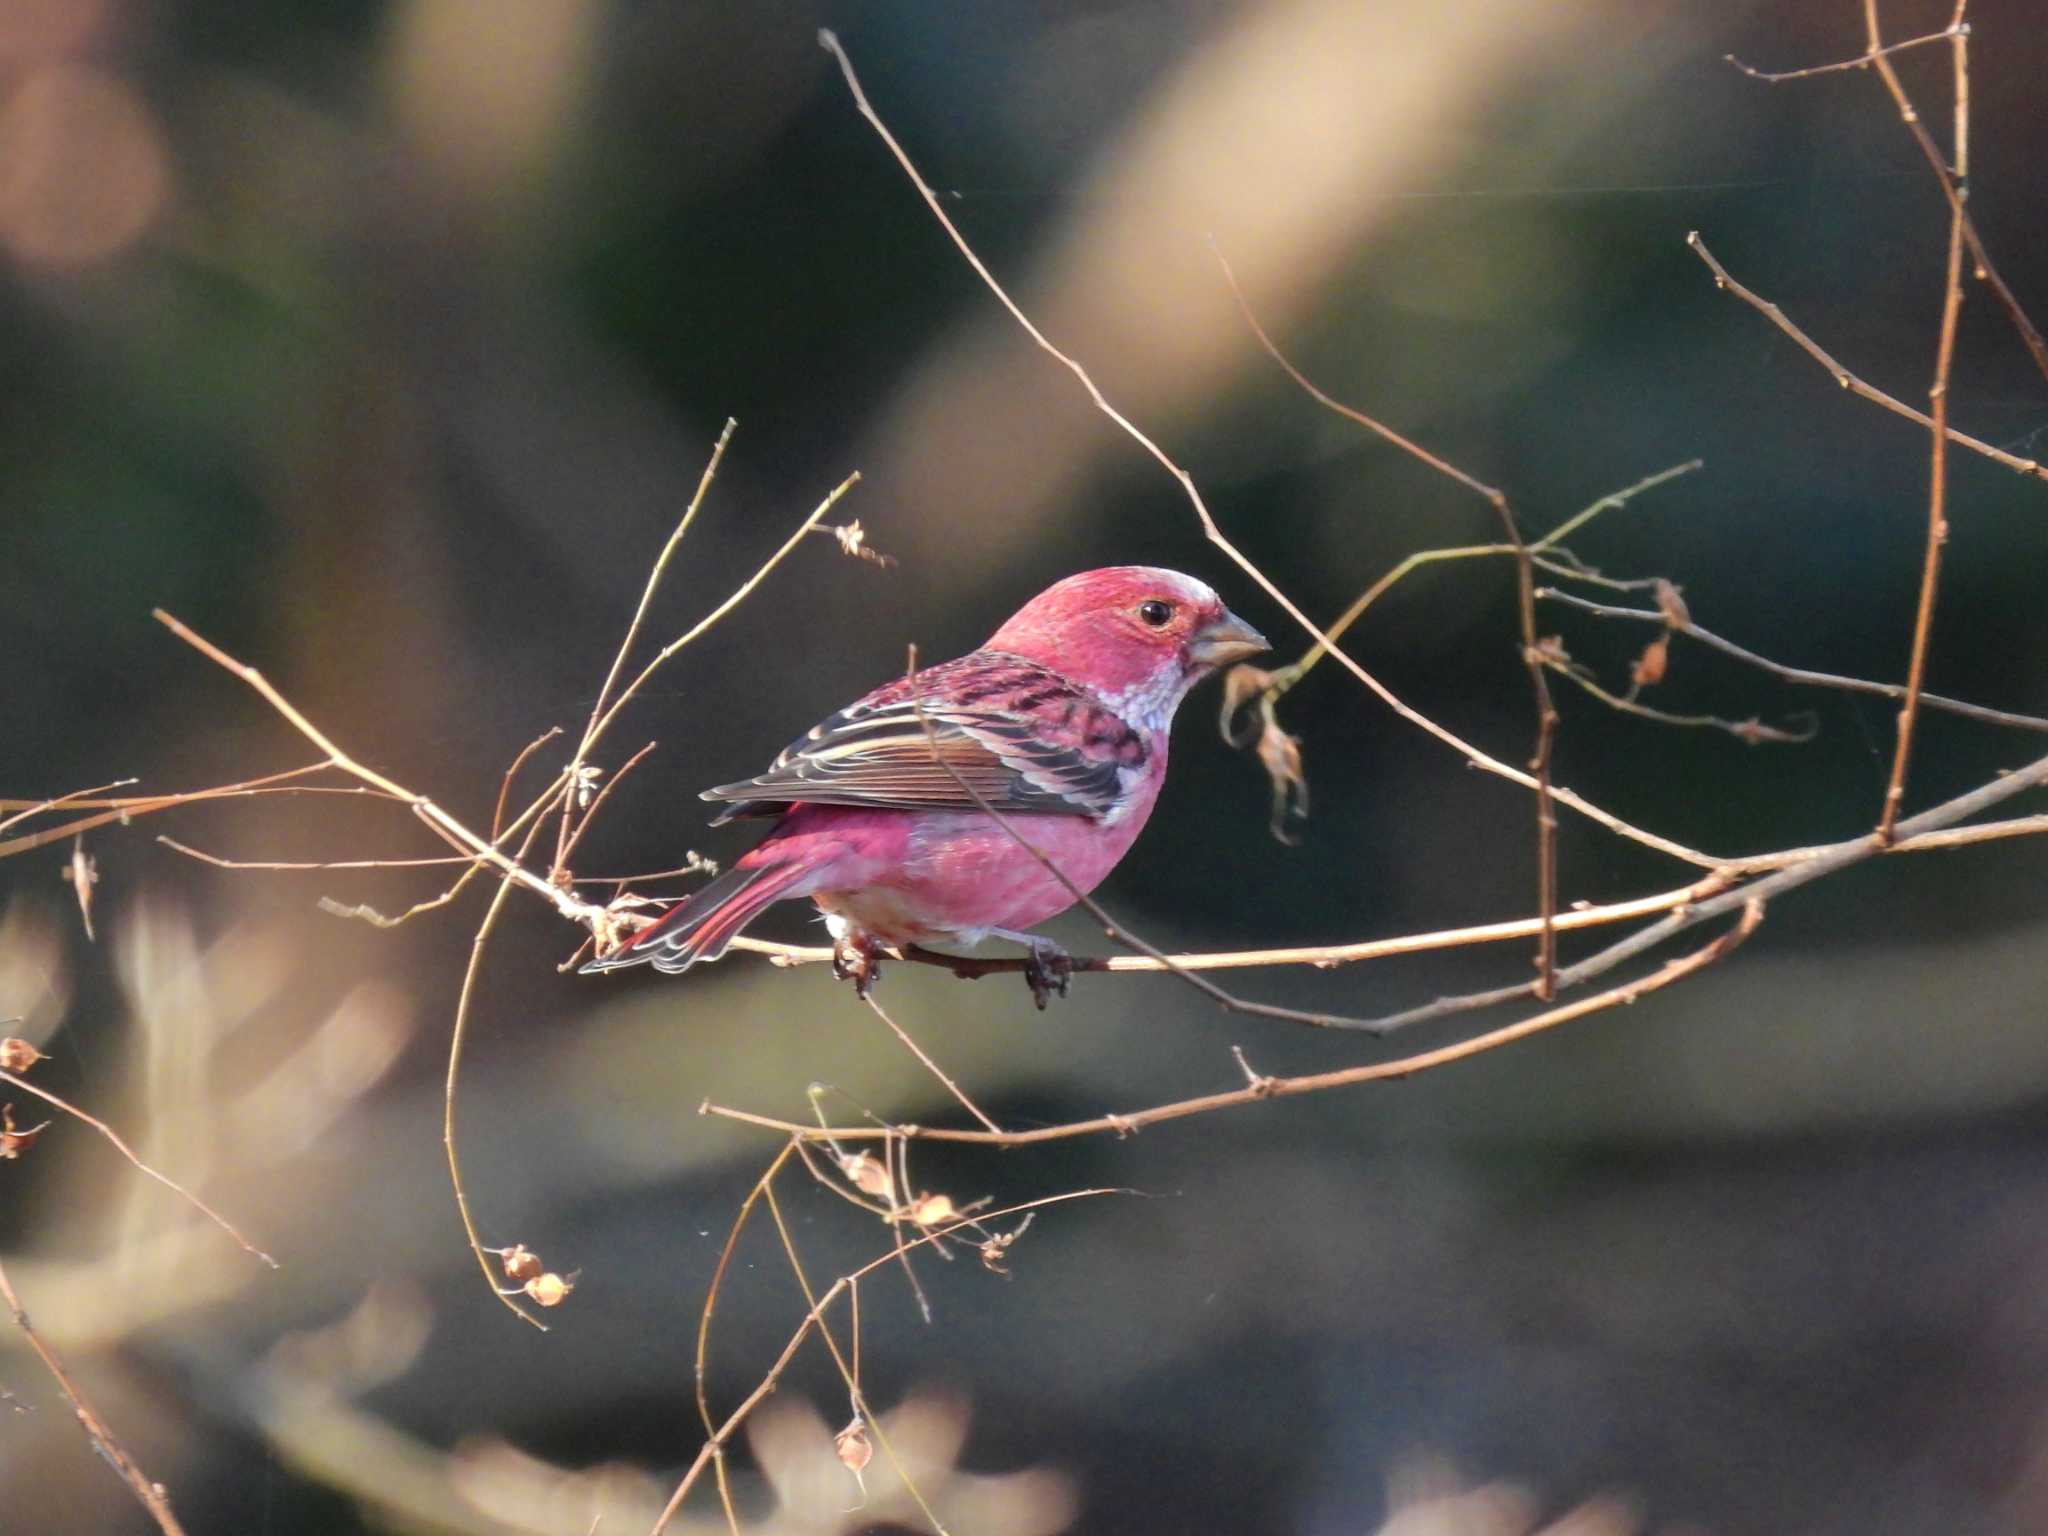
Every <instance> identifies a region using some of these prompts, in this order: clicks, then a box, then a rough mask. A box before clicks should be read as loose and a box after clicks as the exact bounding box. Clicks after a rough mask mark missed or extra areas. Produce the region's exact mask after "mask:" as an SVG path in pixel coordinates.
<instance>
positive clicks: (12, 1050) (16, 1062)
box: [0, 1035, 43, 1072]
mask: <svg viewBox="0 0 2048 1536" xmlns="http://www.w3.org/2000/svg"><path fill="white" fill-rule="evenodd" d="M42 1059H43V1053H42V1052H41V1051H39V1050H37V1049H36V1048H35V1047H34V1046H32V1045H30V1044H29V1043H28V1042H27V1041H26V1040H22V1039H19V1038H17V1037H16V1036H14V1035H9V1036H8V1037H7V1038H6V1039H5V1040H0V1070H5V1071H8V1072H26V1071H27V1070H28V1069H29V1068H30V1067H32V1066H34V1065H35V1064H36V1063H37V1062H39V1061H41V1060H42Z"/></svg>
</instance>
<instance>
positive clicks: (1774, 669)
mask: <svg viewBox="0 0 2048 1536" xmlns="http://www.w3.org/2000/svg"><path fill="white" fill-rule="evenodd" d="M1536 596H1537V597H1538V599H1540V600H1544V601H1548V602H1553V603H1564V604H1567V605H1569V606H1570V607H1573V608H1576V609H1578V610H1579V611H1580V612H1582V613H1590V614H1592V615H1594V616H1595V617H1597V618H1602V619H1630V620H1634V621H1636V622H1638V623H1645V624H1660V625H1663V626H1665V627H1666V628H1669V629H1671V630H1672V631H1673V632H1674V633H1677V634H1681V635H1684V636H1686V637H1687V638H1688V639H1692V640H1697V641H1699V643H1700V644H1702V645H1705V646H1710V647H1711V648H1713V649H1714V650H1717V651H1719V652H1721V653H1722V654H1723V655H1725V656H1732V657H1734V658H1735V659H1736V660H1737V661H1740V662H1743V663H1744V664H1746V665H1748V666H1752V667H1757V668H1759V669H1761V670H1763V671H1765V672H1768V673H1770V674H1771V675H1772V676H1773V677H1779V678H1783V679H1784V680H1785V681H1786V682H1788V683H1798V684H1801V685H1803V686H1805V687H1809V688H1833V689H1836V690H1838V691H1840V692H1843V693H1866V694H1871V695H1873V696H1875V697H1877V698H1880V699H1895V700H1903V699H1904V698H1905V697H1906V690H1905V688H1904V687H1902V686H1901V685H1900V684H1898V683H1879V682H1873V681H1872V680H1870V679H1869V678H1862V677H1844V676H1842V675H1841V674H1839V673H1835V672H1810V671H1808V670H1807V669H1806V668H1804V667H1788V666H1786V665H1785V664H1784V663H1783V662H1777V661H1773V660H1771V659H1770V657H1768V656H1760V655H1758V654H1757V653H1756V652H1755V651H1751V650H1746V649H1744V648H1743V647H1742V646H1739V645H1737V644H1736V643H1735V642H1734V641H1733V640H1725V639H1723V638H1722V637H1721V636H1719V635H1717V634H1715V633H1714V632H1713V631H1712V630H1709V629H1702V628H1701V627H1700V626H1699V625H1698V624H1697V623H1694V622H1691V621H1688V622H1686V623H1682V624H1673V623H1672V622H1671V618H1670V615H1668V614H1666V613H1664V612H1662V611H1660V610H1658V609H1655V608H1625V607H1620V606H1617V605H1614V604H1609V603H1595V602H1589V601H1588V600H1587V599H1585V598H1583V597H1579V596H1577V595H1576V594H1574V593H1571V592H1561V591H1559V590H1558V589H1557V588H1555V587H1544V588H1542V589H1540V590H1539V591H1538V592H1537V594H1536ZM1920 703H1921V706H1922V707H1923V708H1926V709H1938V710H1943V711H1945V712H1947V713H1949V714H1952V715H1958V716H1960V717H1962V718H1963V719H1965V720H1976V721H1980V722H1982V723H1983V724H1985V725H2002V726H2010V727H2011V728H2012V729H2014V730H2020V731H2048V718H2043V717H2042V716H2040V715H2021V714H2015V713H2013V712H2012V711H2010V710H2004V709H1992V708H1990V707H1988V706H1987V705H1983V704H1972V703H1969V702H1968V701H1967V700H1963V699H1952V698H1949V697H1947V696H1946V695H1944V694H1939V693H1928V692H1925V691H1922V693H1921V695H1920Z"/></svg>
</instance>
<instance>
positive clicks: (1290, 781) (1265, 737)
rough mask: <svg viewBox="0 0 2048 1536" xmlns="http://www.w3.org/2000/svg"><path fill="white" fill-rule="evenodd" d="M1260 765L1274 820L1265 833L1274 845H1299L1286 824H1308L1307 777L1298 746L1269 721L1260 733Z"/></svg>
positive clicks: (1277, 722)
mask: <svg viewBox="0 0 2048 1536" xmlns="http://www.w3.org/2000/svg"><path fill="white" fill-rule="evenodd" d="M1259 764H1260V766H1261V767H1263V768H1264V769H1265V770H1266V778H1267V779H1268V780H1269V781H1270V782H1271V784H1272V786H1273V818H1272V820H1271V822H1270V823H1268V830H1269V831H1270V832H1272V834H1273V837H1274V839H1275V841H1277V842H1282V843H1287V844H1289V845H1293V844H1296V843H1299V842H1300V841H1301V839H1300V838H1299V837H1297V836H1295V835H1294V834H1293V833H1292V832H1290V831H1288V830H1287V822H1288V820H1289V818H1293V819H1294V820H1297V821H1306V820H1308V775H1307V774H1306V773H1304V772H1303V771H1302V766H1301V742H1300V740H1299V738H1297V737H1293V736H1290V735H1288V734H1287V733H1286V732H1285V731H1283V730H1281V729H1280V722H1279V721H1277V720H1274V719H1272V718H1270V717H1269V718H1268V719H1267V721H1266V728H1265V729H1264V730H1263V731H1261V732H1260V733H1259Z"/></svg>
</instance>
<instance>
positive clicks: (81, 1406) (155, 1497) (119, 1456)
mask: <svg viewBox="0 0 2048 1536" xmlns="http://www.w3.org/2000/svg"><path fill="white" fill-rule="evenodd" d="M0 1297H5V1298H6V1301H7V1310H8V1311H10V1312H12V1313H13V1314H14V1325H15V1326H16V1327H17V1328H19V1329H20V1330H21V1332H22V1337H24V1338H25V1339H27V1340H28V1343H29V1348H31V1349H33V1350H34V1351H35V1352H36V1355H37V1356H38V1357H39V1358H40V1359H41V1360H42V1362H43V1368H44V1369H45V1370H47V1371H48V1372H49V1373H50V1375H51V1377H52V1378H53V1379H54V1380H55V1381H56V1383H57V1390H58V1391H60V1392H62V1393H63V1394H64V1398H65V1401H67V1402H69V1403H70V1404H71V1411H72V1413H74V1414H75V1415H76V1416H77V1418H78V1423H79V1426H80V1427H81V1428H82V1429H84V1431H85V1434H86V1438H87V1439H88V1440H90V1441H91V1442H92V1448H93V1449H94V1450H95V1451H98V1452H99V1453H100V1456H101V1458H102V1459H104V1460H105V1462H106V1463H107V1465H108V1466H110V1467H112V1468H113V1469H114V1470H115V1472H117V1473H119V1474H120V1477H121V1481H122V1482H124V1483H126V1484H127V1485H128V1488H129V1491H130V1492H132V1493H133V1494H134V1495H135V1498H136V1502H138V1503H139V1504H141V1505H142V1507H143V1508H144V1509H146V1510H147V1511H149V1517H150V1518H151V1519H152V1520H154V1521H155V1522H156V1524H157V1529H158V1530H160V1531H162V1532H163V1533H164V1536H185V1528H184V1527H183V1526H182V1525H180V1524H179V1523H178V1517H177V1515H175V1514H174V1513H172V1511H171V1498H170V1495H169V1494H168V1493H167V1492H166V1491H165V1490H164V1485H163V1484H162V1483H159V1482H155V1481H153V1480H152V1479H151V1478H150V1476H149V1474H147V1473H146V1472H144V1471H143V1470H142V1468H141V1466H139V1465H138V1464H137V1463H136V1460H135V1458H134V1457H133V1456H131V1455H129V1454H128V1449H127V1447H126V1446H124V1445H122V1444H121V1442H120V1441H119V1440H117V1439H115V1438H114V1432H113V1431H112V1430H111V1429H109V1428H107V1421H106V1420H105V1419H103V1418H101V1417H100V1413H99V1410H98V1409H97V1408H95V1407H93V1405H92V1400H91V1399H90V1398H88V1397H87V1396H86V1395H85V1393H84V1391H83V1390H82V1389H81V1388H80V1387H79V1385H78V1383H77V1382H75V1381H73V1380H72V1379H71V1376H70V1373H69V1372H67V1371H66V1370H65V1369H64V1362H63V1361H62V1360H61V1359H60V1358H58V1355H57V1352H56V1350H54V1349H52V1348H51V1347H50V1346H49V1345H48V1344H46V1343H45V1342H44V1341H43V1337H42V1335H41V1334H39V1333H37V1332H36V1331H35V1329H34V1328H32V1327H30V1326H29V1320H28V1313H27V1311H26V1310H24V1309H23V1307H22V1305H21V1298H20V1297H19V1296H17V1295H15V1293H14V1286H13V1284H12V1282H10V1281H9V1280H8V1278H7V1270H6V1269H5V1267H0Z"/></svg>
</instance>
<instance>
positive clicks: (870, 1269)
mask: <svg viewBox="0 0 2048 1536" xmlns="http://www.w3.org/2000/svg"><path fill="white" fill-rule="evenodd" d="M793 1129H794V1131H795V1133H796V1134H797V1135H798V1136H801V1137H810V1138H811V1139H815V1140H822V1139H823V1137H822V1136H820V1135H817V1134H816V1133H815V1132H814V1130H813V1128H811V1127H806V1126H801V1125H799V1126H796V1127H794V1128H793ZM870 1130H872V1132H873V1135H875V1136H894V1135H901V1134H903V1132H900V1131H898V1130H896V1129H895V1128H893V1127H875V1128H869V1127H864V1128H863V1129H862V1130H861V1132H860V1133H859V1135H860V1136H861V1138H862V1139H864V1140H867V1139H872V1136H871V1135H870V1134H869V1133H870ZM957 1134H958V1135H960V1136H974V1137H982V1138H985V1137H986V1136H987V1134H988V1133H987V1132H985V1131H962V1132H959V1133H957ZM1125 1193H1128V1191H1125V1190H1120V1189H1075V1190H1068V1191H1067V1192H1066V1193H1064V1194H1058V1195H1041V1196H1040V1197H1039V1198H1037V1199H1035V1200H1024V1201H1020V1202H1019V1203H1018V1204H1016V1205H1011V1206H1004V1207H1003V1208H1001V1209H1000V1210H994V1211H984V1212H981V1213H979V1214H978V1215H977V1216H976V1217H973V1218H965V1217H963V1218H962V1219H961V1220H959V1221H953V1222H948V1223H946V1224H945V1225H944V1226H939V1227H933V1228H932V1229H931V1230H929V1231H925V1232H920V1233H919V1234H918V1235H917V1236H916V1237H915V1238H912V1239H911V1240H910V1241H909V1242H908V1243H906V1244H905V1245H904V1246H905V1247H906V1248H909V1249H915V1248H924V1247H935V1246H936V1245H938V1244H939V1243H942V1242H944V1241H946V1240H947V1239H948V1238H950V1237H952V1236H953V1235H954V1234H955V1233H956V1232H960V1231H962V1230H972V1229H973V1228H974V1227H975V1226H976V1225H977V1224H983V1223H987V1222H991V1221H1000V1220H1002V1219H1003V1218H1004V1217H1006V1216H1016V1215H1021V1214H1025V1213H1028V1212H1032V1211H1040V1210H1044V1209H1045V1208H1046V1207H1047V1206H1053V1205H1064V1204H1066V1203H1067V1202H1068V1201H1070V1200H1090V1199H1094V1198H1096V1197H1097V1196H1101V1195H1117V1194H1125ZM895 1261H896V1254H895V1252H894V1251H893V1250H892V1251H891V1252H889V1253H885V1254H883V1255H882V1256H881V1257H880V1258H877V1259H872V1260H870V1261H869V1262H868V1263H866V1264H863V1265H862V1266H861V1267H860V1268H859V1269H856V1270H854V1271H852V1272H851V1273H850V1274H845V1275H841V1276H840V1277H839V1278H838V1279H837V1280H835V1281H833V1282H832V1284H831V1285H829V1286H828V1287H826V1288H825V1290H824V1291H823V1292H822V1293H820V1294H819V1296H818V1298H817V1300H816V1302H815V1303H814V1304H813V1305H812V1307H811V1309H810V1310H809V1311H808V1312H806V1313H805V1314H804V1318H803V1321H802V1322H800V1323H799V1324H798V1325H797V1328H796V1331H795V1332H794V1333H792V1334H791V1335H790V1337H789V1341H788V1342H787V1343H786V1344H784V1345H783V1346H782V1352H781V1353H780V1354H778V1355H777V1356H776V1357H775V1361H774V1363H773V1364H772V1365H770V1366H769V1368H768V1374H767V1375H765V1376H763V1377H762V1378H761V1380H760V1381H759V1382H758V1383H756V1385H755V1387H754V1389H753V1391H751V1392H749V1393H748V1394H747V1395H746V1397H745V1398H743V1399H742V1400H741V1402H740V1404H739V1406H738V1407H736V1408H734V1409H733V1411H732V1412H731V1413H729V1414H727V1415H726V1417H725V1419H724V1421H723V1422H722V1423H720V1424H719V1426H718V1428H717V1429H716V1430H715V1431H714V1432H712V1433H711V1434H710V1435H708V1436H707V1437H706V1438H705V1441H704V1444H703V1445H702V1446H701V1447H699V1448H698V1451H697V1455H696V1457H695V1458H694V1459H693V1460H692V1461H691V1463H690V1465H689V1466H688V1468H686V1469H685V1470H684V1472H683V1475H682V1478H681V1480H680V1481H678V1482H677V1484H676V1486H675V1490H674V1491H673V1492H672V1493H670V1495H669V1498H668V1503H667V1504H665V1505H664V1506H663V1507H662V1510H661V1513H660V1514H659V1515H658V1516H656V1518H655V1521H654V1525H653V1526H652V1528H651V1529H650V1531H649V1536H662V1533H663V1532H664V1531H666V1530H667V1529H668V1525H669V1522H670V1521H671V1520H673V1519H674V1518H675V1516H676V1512H677V1511H678V1510H679V1509H681V1508H682V1507H683V1501H684V1500H685V1499H687V1498H688V1497H689V1496H690V1490H691V1489H692V1488H694V1487H695V1486H696V1485H697V1479H698V1478H700V1477H701V1476H703V1474H704V1468H705V1467H706V1466H708V1465H710V1464H712V1463H713V1462H714V1461H722V1460H723V1459H724V1454H725V1446H726V1443H727V1442H728V1441H730V1440H731V1439H732V1437H733V1436H734V1435H735V1434H737V1433H738V1432H739V1429H740V1426H741V1425H742V1424H744V1423H745V1422H746V1420H747V1417H748V1415H749V1414H751V1413H752V1412H753V1411H754V1410H755V1409H756V1408H758V1407H759V1406H760V1405H761V1404H762V1403H763V1402H765V1401H766V1400H767V1398H768V1396H769V1394H770V1393H772V1392H773V1391H774V1390H775V1389H776V1387H777V1385H779V1384H780V1382H781V1380H782V1373H783V1372H784V1371H785V1370H787V1369H788V1368H789V1362H790V1361H791V1360H793V1359H795V1358H796V1352H797V1350H798V1349H800V1348H801V1347H802V1346H803V1342H804V1340H805V1339H807V1338H809V1337H810V1333H811V1330H812V1329H813V1328H815V1327H817V1326H818V1324H819V1322H820V1320H821V1317H822V1314H823V1313H824V1311H825V1309H826V1308H828V1307H830V1306H831V1305H832V1303H833V1302H835V1301H837V1300H838V1299H839V1297H840V1294H841V1293H842V1292H844V1291H845V1290H847V1289H848V1288H849V1287H850V1286H852V1285H853V1284H855V1283H856V1282H858V1281H861V1280H865V1279H866V1278H867V1277H868V1276H869V1275H871V1274H873V1273H874V1272H875V1271H876V1270H878V1269H880V1268H881V1267H882V1266H883V1265H884V1264H893V1263H894V1262H895Z"/></svg>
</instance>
